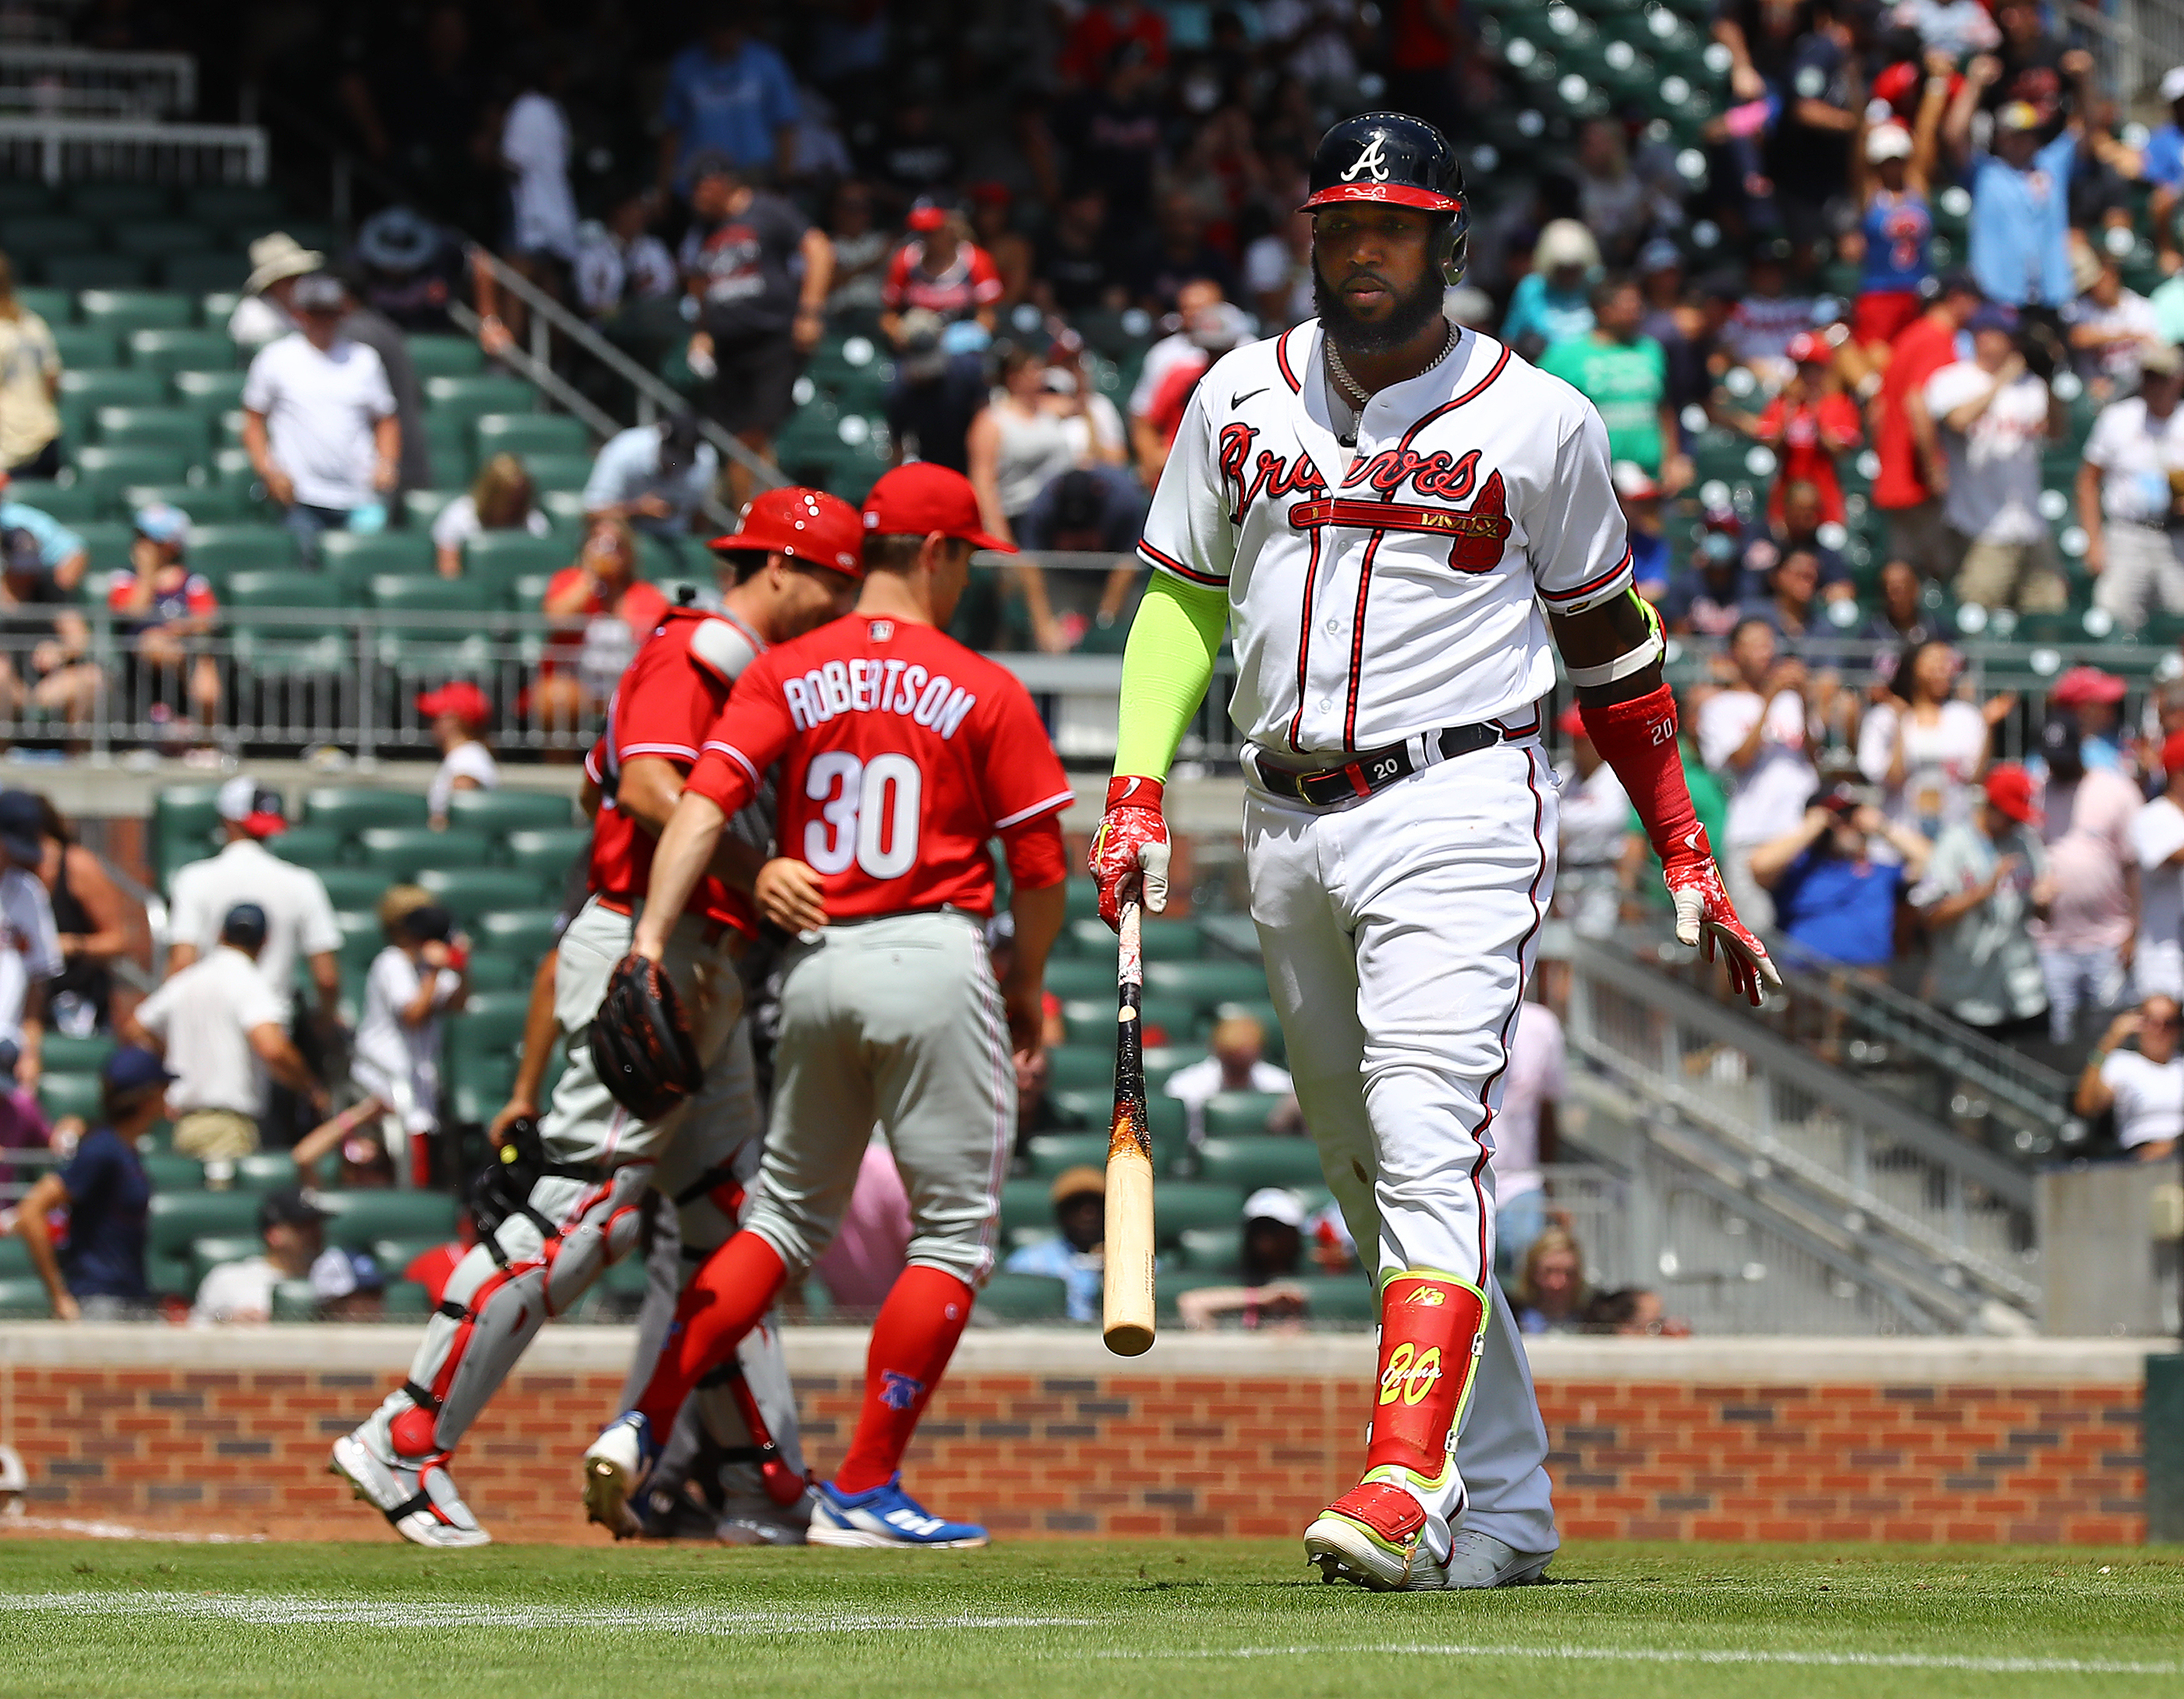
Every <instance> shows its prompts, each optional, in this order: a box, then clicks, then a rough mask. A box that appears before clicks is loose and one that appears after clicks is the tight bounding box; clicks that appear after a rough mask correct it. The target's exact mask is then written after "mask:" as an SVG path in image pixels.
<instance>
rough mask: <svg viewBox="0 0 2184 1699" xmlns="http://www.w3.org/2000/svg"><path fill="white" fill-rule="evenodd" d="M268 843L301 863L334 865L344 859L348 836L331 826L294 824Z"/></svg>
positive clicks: (280, 854) (282, 856) (286, 857)
mask: <svg viewBox="0 0 2184 1699" xmlns="http://www.w3.org/2000/svg"><path fill="white" fill-rule="evenodd" d="M265 847H266V848H267V849H269V850H271V851H272V852H273V853H274V855H276V856H278V857H279V858H280V859H281V861H287V862H290V863H292V864H293V865H294V866H298V867H334V866H339V865H340V864H341V862H342V861H343V859H344V857H345V855H346V853H347V851H348V838H345V837H343V835H342V834H341V833H338V832H337V831H335V830H334V829H333V827H331V826H318V825H308V826H292V827H289V828H288V829H287V831H286V832H283V833H278V834H276V836H274V837H272V838H268V839H267V840H266V844H265Z"/></svg>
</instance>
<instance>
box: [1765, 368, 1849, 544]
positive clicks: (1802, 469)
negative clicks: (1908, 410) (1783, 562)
mask: <svg viewBox="0 0 2184 1699" xmlns="http://www.w3.org/2000/svg"><path fill="white" fill-rule="evenodd" d="M1789 354H1790V358H1791V360H1792V361H1794V362H1795V363H1796V365H1797V376H1794V377H1792V378H1791V380H1790V382H1788V383H1786V385H1784V386H1783V388H1782V393H1780V395H1778V396H1776V397H1775V398H1774V399H1773V400H1772V401H1770V402H1769V403H1768V404H1767V410H1766V411H1765V412H1763V413H1762V414H1761V415H1759V417H1758V419H1757V420H1753V421H1749V422H1748V423H1747V425H1746V427H1745V428H1747V430H1748V431H1749V432H1751V434H1752V435H1753V436H1755V437H1758V439H1759V440H1760V441H1761V442H1763V443H1765V444H1766V445H1767V446H1768V447H1769V448H1772V449H1773V450H1774V451H1775V461H1776V467H1775V487H1774V488H1773V489H1771V490H1769V492H1768V494H1767V517H1768V520H1769V523H1771V524H1772V525H1773V526H1775V528H1776V529H1777V530H1780V528H1781V526H1782V494H1783V491H1784V490H1785V489H1786V487H1788V486H1789V485H1791V484H1793V483H1799V482H1809V483H1811V484H1812V485H1814V487H1816V488H1817V489H1818V490H1819V493H1820V516H1821V518H1822V519H1823V520H1826V521H1833V522H1835V523H1836V524H1841V522H1842V516H1843V499H1842V484H1841V481H1840V480H1838V479H1837V477H1836V455H1837V454H1841V453H1842V452H1843V451H1844V450H1845V449H1847V448H1856V447H1857V446H1858V434H1859V432H1858V409H1857V408H1856V407H1855V406H1854V405H1853V404H1852V402H1851V399H1850V398H1849V397H1848V396H1847V395H1845V394H1843V393H1842V392H1841V390H1839V389H1837V388H1836V387H1835V383H1834V380H1833V378H1832V377H1831V376H1830V366H1831V365H1832V364H1833V361H1834V359H1835V350H1834V349H1833V348H1830V347H1829V345H1828V339H1827V338H1826V337H1824V336H1821V335H1820V334H1819V333H1818V332H1817V331H1799V332H1798V333H1797V335H1796V336H1794V337H1791V339H1790V349H1789Z"/></svg>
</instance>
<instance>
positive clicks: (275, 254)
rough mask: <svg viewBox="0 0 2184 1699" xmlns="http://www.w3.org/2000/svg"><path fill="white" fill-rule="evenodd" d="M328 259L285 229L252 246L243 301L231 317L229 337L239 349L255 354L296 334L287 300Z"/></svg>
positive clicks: (228, 330)
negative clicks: (297, 286) (299, 278)
mask: <svg viewBox="0 0 2184 1699" xmlns="http://www.w3.org/2000/svg"><path fill="white" fill-rule="evenodd" d="M325 266H326V255H325V254H323V253H320V252H319V251H318V249H316V248H306V247H304V244H303V243H302V242H298V241H297V240H296V238H295V237H292V236H291V235H289V234H288V232H287V231H285V230H276V231H274V232H273V233H272V234H271V235H270V236H261V237H259V238H258V240H257V241H255V242H252V243H251V244H250V276H249V277H248V279H246V280H245V281H244V283H243V285H242V299H241V300H240V301H237V303H236V304H235V310H234V311H233V312H232V313H231V314H229V315H228V319H227V334H228V337H229V339H230V340H231V341H232V342H233V343H235V345H236V346H237V348H248V349H250V350H252V351H253V352H255V351H256V350H257V349H259V348H264V347H265V344H266V343H270V342H276V341H277V340H279V339H280V338H281V337H285V336H288V335H291V334H292V333H293V331H295V328H296V318H295V315H294V314H292V312H290V311H289V309H288V298H289V297H290V296H291V295H292V294H293V293H294V292H295V289H296V280H297V279H298V277H308V276H310V275H311V274H312V273H313V272H314V271H319V270H324V269H325Z"/></svg>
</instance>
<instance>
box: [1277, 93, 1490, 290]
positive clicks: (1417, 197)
mask: <svg viewBox="0 0 2184 1699" xmlns="http://www.w3.org/2000/svg"><path fill="white" fill-rule="evenodd" d="M1310 181H1311V185H1312V193H1311V195H1310V197H1309V198H1307V200H1306V201H1305V203H1304V206H1303V208H1302V209H1301V210H1303V211H1306V212H1314V211H1317V210H1318V209H1320V208H1322V207H1328V206H1334V205H1337V204H1339V203H1341V202H1344V201H1373V202H1378V203H1379V204H1381V205H1383V206H1397V207H1411V208H1414V209H1417V210H1418V211H1419V212H1424V213H1431V214H1435V215H1436V220H1437V234H1438V236H1439V245H1440V250H1441V251H1440V267H1441V276H1443V277H1444V278H1445V279H1446V281H1449V282H1451V283H1454V282H1455V281H1457V279H1458V278H1459V277H1461V276H1463V266H1464V261H1465V258H1466V255H1467V252H1468V248H1469V246H1470V233H1471V213H1470V210H1469V209H1468V207H1467V206H1466V205H1465V203H1464V198H1463V167H1462V166H1461V165H1459V164H1457V162H1456V149H1455V148H1451V147H1450V146H1449V143H1448V137H1447V136H1444V135H1442V134H1441V133H1440V131H1438V130H1436V129H1435V127H1434V126H1433V125H1430V124H1429V123H1427V122H1426V121H1425V120H1424V119H1423V118H1413V117H1412V116H1411V115H1410V114H1408V113H1407V112H1363V113H1360V114H1358V115H1357V117H1355V118H1346V119H1344V120H1342V122H1341V123H1340V124H1338V125H1335V126H1334V128H1333V129H1332V130H1329V131H1328V132H1327V134H1326V135H1324V136H1321V137H1320V138H1319V147H1318V149H1317V150H1316V151H1315V152H1314V153H1313V154H1312V176H1311V179H1310Z"/></svg>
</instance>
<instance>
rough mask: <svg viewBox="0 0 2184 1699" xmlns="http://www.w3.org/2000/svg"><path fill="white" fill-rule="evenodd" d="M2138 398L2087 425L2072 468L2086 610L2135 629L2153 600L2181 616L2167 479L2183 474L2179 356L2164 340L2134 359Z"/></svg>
mask: <svg viewBox="0 0 2184 1699" xmlns="http://www.w3.org/2000/svg"><path fill="white" fill-rule="evenodd" d="M2139 367H2140V372H2139V382H2138V393H2137V394H2136V395H2132V396H2127V397H2126V398H2124V399H2123V400H2121V401H2113V402H2110V403H2109V404H2108V405H2107V406H2106V407H2103V409H2101V415H2100V417H2099V418H2098V419H2096V420H2095V421H2093V431H2092V435H2091V436H2090V437H2087V438H2086V452H2085V459H2084V460H2083V461H2082V462H2081V464H2080V465H2079V467H2078V522H2079V523H2080V524H2081V525H2082V526H2084V527H2085V529H2086V570H2087V571H2088V572H2091V573H2092V574H2094V575H2095V577H2094V579H2093V605H2094V606H2096V607H2098V608H2102V609H2104V610H2107V611H2108V612H2109V614H2111V615H2113V616H2114V617H2115V619H2116V621H2118V622H2119V623H2120V624H2122V625H2126V626H2137V625H2138V624H2139V623H2141V622H2142V621H2143V620H2144V619H2145V618H2146V616H2147V615H2148V614H2149V613H2151V612H2152V611H2153V605H2154V604H2155V603H2156V602H2157V601H2159V604H2161V607H2162V609H2163V610H2164V611H2165V612H2167V613H2172V614H2184V560H2179V559H2178V557H2177V551H2176V543H2177V532H2176V525H2177V517H2178V503H2177V499H2176V488H2175V487H2174V486H2173V485H2172V484H2171V483H2170V479H2171V478H2172V477H2174V476H2176V474H2177V473H2179V472H2184V419H2180V418H2179V417H2178V415H2177V412H2176V402H2177V398H2178V397H2179V396H2180V395H2184V352H2180V351H2179V350H2177V349H2176V348H2171V347H2170V345H2169V344H2168V343H2161V344H2159V346H2158V347H2154V348H2148V349H2146V350H2144V351H2143V352H2142V354H2140V356H2139Z"/></svg>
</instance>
